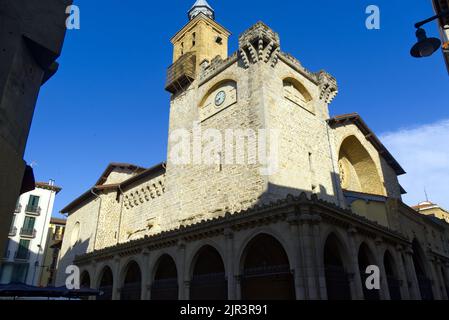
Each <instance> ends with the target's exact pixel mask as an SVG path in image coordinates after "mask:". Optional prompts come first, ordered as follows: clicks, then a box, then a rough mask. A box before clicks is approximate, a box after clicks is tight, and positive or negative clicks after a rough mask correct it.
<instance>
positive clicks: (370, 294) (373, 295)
mask: <svg viewBox="0 0 449 320" xmlns="http://www.w3.org/2000/svg"><path fill="white" fill-rule="evenodd" d="M357 261H358V265H359V272H360V278H361V281H362V288H363V296H364V298H365V300H380V295H379V290H378V289H372V290H370V289H368V288H367V286H366V280H367V278H368V276H369V274H367V273H366V269H367V267H368V266H371V265H374V266H379V264H378V263H377V260H376V257H375V255H374V253H373V251H372V250H371V248H370V247H369V245H368V244H367V243H366V242H362V243H361V244H360V246H359V250H358V255H357Z"/></svg>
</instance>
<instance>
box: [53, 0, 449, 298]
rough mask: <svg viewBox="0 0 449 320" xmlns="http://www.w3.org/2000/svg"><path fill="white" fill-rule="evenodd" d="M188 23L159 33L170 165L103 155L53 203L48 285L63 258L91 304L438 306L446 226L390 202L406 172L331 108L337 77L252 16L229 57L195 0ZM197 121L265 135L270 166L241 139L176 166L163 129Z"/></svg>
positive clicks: (447, 261) (448, 251)
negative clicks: (71, 192)
mask: <svg viewBox="0 0 449 320" xmlns="http://www.w3.org/2000/svg"><path fill="white" fill-rule="evenodd" d="M188 18H189V21H188V23H187V24H186V25H185V26H184V27H183V28H182V29H181V30H180V31H179V32H178V33H176V35H174V37H173V38H172V39H171V42H172V43H173V64H172V65H171V66H170V67H169V68H168V74H167V83H166V90H168V91H169V92H170V93H171V99H170V124H169V139H168V155H167V160H166V161H165V162H163V163H160V164H158V165H155V166H153V167H151V168H142V167H139V166H136V165H132V164H127V163H111V164H110V165H109V166H108V167H107V168H106V169H105V171H104V172H103V173H102V174H101V176H100V178H99V179H98V181H97V182H96V183H95V185H94V186H93V187H92V188H91V189H90V190H87V191H86V192H85V193H84V194H82V195H81V196H80V197H78V198H77V199H75V200H74V201H73V202H72V203H70V204H69V205H68V206H66V207H65V208H64V209H63V210H62V212H63V213H67V214H68V221H67V228H66V236H65V238H64V242H63V244H62V249H61V259H60V262H59V273H58V279H57V281H58V284H59V285H63V284H64V283H65V277H66V275H65V269H66V267H67V266H68V265H71V264H75V265H77V266H78V267H79V268H80V272H81V273H80V279H81V285H82V286H86V287H91V288H98V289H100V290H101V291H103V292H104V294H103V295H102V296H100V297H99V298H98V299H146V300H148V299H151V300H163V299H183V300H187V299H191V300H195V299H230V300H238V299H298V300H304V299H309V300H310V299H319V300H321V299H323V300H325V299H354V300H360V299H394V300H396V299H429V300H430V299H448V296H449V227H448V226H449V225H448V224H446V223H445V222H444V221H441V220H439V219H436V218H432V217H428V216H424V215H420V214H419V213H417V212H416V211H415V210H413V209H412V208H410V207H409V206H407V205H406V204H404V203H403V202H402V200H401V196H402V194H404V192H405V191H404V190H403V188H402V187H401V186H400V184H399V182H398V176H400V175H402V174H405V171H404V169H403V168H402V167H401V166H400V164H399V163H398V162H397V161H396V160H395V159H394V157H393V156H392V155H391V154H390V152H389V151H388V150H387V149H386V148H385V147H384V146H383V144H382V143H381V142H380V141H379V139H378V138H377V137H376V135H375V133H374V132H372V131H371V130H370V129H369V127H368V126H367V124H366V123H365V122H364V121H363V120H362V119H361V117H360V116H359V115H358V114H356V113H354V114H346V115H340V116H335V117H330V116H329V104H330V103H331V101H332V99H333V98H334V97H335V96H336V95H337V92H338V87H337V82H336V80H335V79H334V78H333V77H332V76H331V75H330V74H328V73H327V72H325V71H319V72H311V71H309V70H307V69H306V68H305V67H304V66H303V65H302V64H301V62H300V61H298V60H297V59H296V58H294V57H293V56H291V55H289V54H287V53H285V52H283V51H282V50H281V43H280V37H279V35H278V34H277V33H276V32H274V31H273V30H271V29H270V28H269V27H268V26H266V25H265V24H264V23H262V22H259V23H257V24H255V25H254V26H252V27H251V28H249V29H248V30H247V31H245V32H244V33H243V34H242V35H240V37H239V49H238V51H237V52H235V53H234V54H232V55H230V56H228V38H229V36H230V32H229V31H228V30H226V29H225V28H224V27H223V26H221V25H220V24H219V23H217V21H215V14H214V10H213V9H212V8H211V6H210V5H209V4H208V3H207V2H206V1H204V0H198V1H197V2H196V3H195V4H194V6H193V7H192V8H191V9H190V11H189V14H188ZM199 129H200V130H201V131H202V132H205V131H207V130H209V132H210V130H213V132H215V133H217V132H218V133H221V134H222V135H223V136H225V135H226V134H225V132H226V131H229V130H230V129H231V130H235V131H239V132H243V133H245V132H252V133H259V132H261V131H263V130H265V132H268V131H270V130H272V131H273V132H274V131H275V132H277V134H273V135H272V134H267V140H269V141H271V142H274V144H272V143H270V145H275V146H276V148H275V149H274V150H275V152H272V153H273V154H275V155H276V157H271V158H272V160H273V158H275V160H276V161H275V162H276V170H272V171H271V172H268V173H267V172H264V170H262V169H263V167H264V166H265V165H266V163H263V162H262V161H257V159H254V157H256V158H258V157H257V152H254V151H255V150H256V149H258V150H259V149H264V146H263V145H260V144H258V143H257V141H256V140H255V139H251V134H248V136H246V137H245V136H243V139H238V138H236V139H231V140H230V141H229V139H227V140H226V142H225V148H224V149H225V150H224V151H223V152H215V153H214V154H215V157H213V158H214V159H215V160H216V161H212V162H205V161H183V162H179V161H174V159H176V157H173V156H172V155H173V154H174V153H176V152H175V151H176V150H174V149H177V148H178V147H179V144H178V140H179V139H175V138H173V137H174V136H178V138H179V136H182V135H180V134H179V132H182V133H186V134H187V135H189V134H190V135H193V136H194V135H195V134H196V132H197V131H198V130H199ZM270 132H271V131H270ZM206 140H207V139H202V140H199V141H200V143H199V146H198V145H197V146H196V147H199V149H200V150H209V151H210V148H209V149H208V146H207V144H208V142H207V141H206ZM189 141H190V142H189V143H190V144H195V143H196V144H198V142H195V141H191V140H189ZM242 141H244V142H246V144H245V143H242ZM188 146H189V147H192V148H193V149H195V146H193V145H188ZM201 147H204V149H201ZM265 147H266V146H265ZM272 151H273V150H272ZM237 153H239V154H244V155H245V156H244V157H243V158H245V161H243V162H239V163H237V162H236V161H234V162H232V161H224V160H223V159H224V158H226V159H229V158H232V157H230V155H233V154H237ZM259 155H260V154H259ZM190 156H191V157H190V158H192V155H190ZM194 157H195V155H193V158H194ZM199 158H200V159H199V160H201V155H200V156H199ZM197 160H198V159H197ZM373 265H374V266H377V267H378V270H379V272H380V288H379V289H373V290H369V288H368V287H367V286H366V279H367V277H369V275H370V274H369V273H367V272H366V270H367V267H368V266H373Z"/></svg>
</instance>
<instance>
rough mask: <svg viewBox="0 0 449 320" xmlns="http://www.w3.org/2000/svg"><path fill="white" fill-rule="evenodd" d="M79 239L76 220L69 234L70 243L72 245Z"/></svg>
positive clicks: (78, 227)
mask: <svg viewBox="0 0 449 320" xmlns="http://www.w3.org/2000/svg"><path fill="white" fill-rule="evenodd" d="M79 239H80V223H79V222H76V223H75V225H74V226H73V229H72V234H71V235H70V244H71V245H72V247H74V246H75V245H76V244H77V243H78V241H79Z"/></svg>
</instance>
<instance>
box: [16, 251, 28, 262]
mask: <svg viewBox="0 0 449 320" xmlns="http://www.w3.org/2000/svg"><path fill="white" fill-rule="evenodd" d="M14 259H15V260H28V259H30V251H29V250H26V251H25V250H22V251H20V250H19V251H17V252H16V255H15V256H14Z"/></svg>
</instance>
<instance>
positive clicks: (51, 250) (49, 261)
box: [40, 218, 66, 287]
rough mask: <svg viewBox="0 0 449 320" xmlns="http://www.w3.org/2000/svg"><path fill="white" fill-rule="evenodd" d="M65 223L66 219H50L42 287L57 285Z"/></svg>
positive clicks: (41, 281)
mask: <svg viewBox="0 0 449 320" xmlns="http://www.w3.org/2000/svg"><path fill="white" fill-rule="evenodd" d="M65 224H66V220H65V219H59V218H51V220H50V226H49V228H48V234H47V241H46V244H45V250H44V260H43V264H42V273H41V280H40V286H41V287H48V286H55V280H56V269H57V267H58V259H59V252H60V250H61V244H62V239H63V238H64V231H65Z"/></svg>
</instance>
